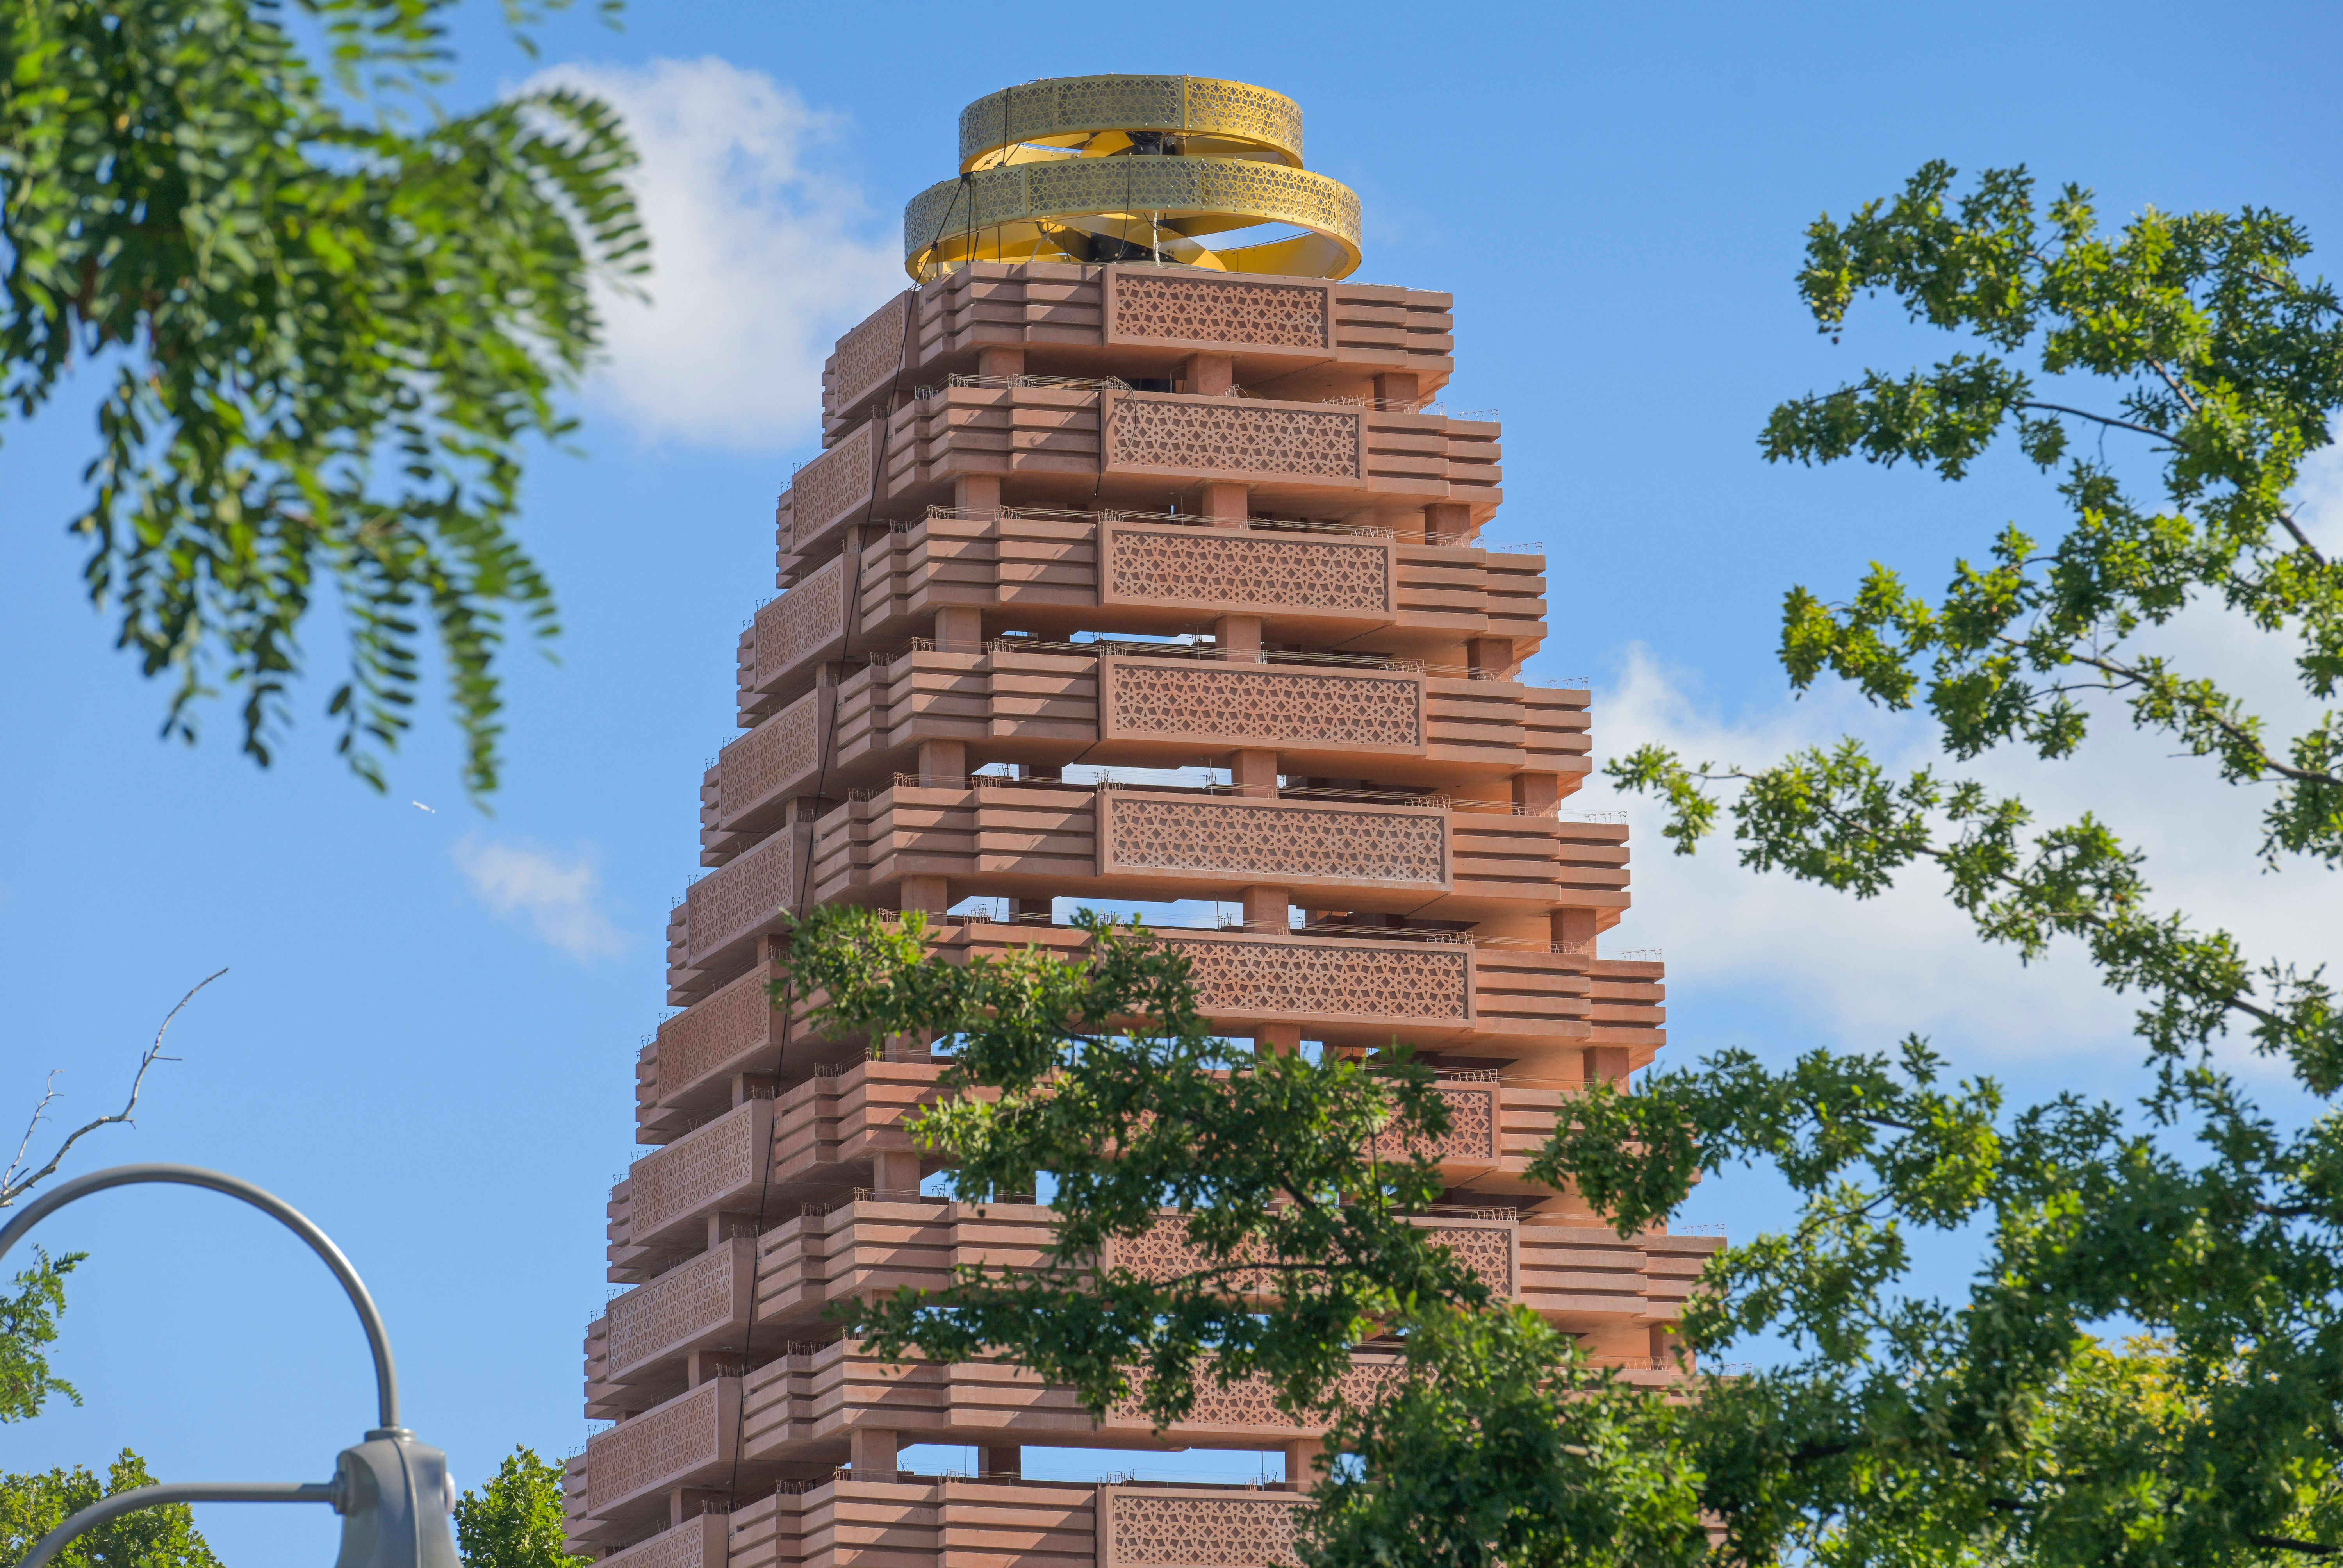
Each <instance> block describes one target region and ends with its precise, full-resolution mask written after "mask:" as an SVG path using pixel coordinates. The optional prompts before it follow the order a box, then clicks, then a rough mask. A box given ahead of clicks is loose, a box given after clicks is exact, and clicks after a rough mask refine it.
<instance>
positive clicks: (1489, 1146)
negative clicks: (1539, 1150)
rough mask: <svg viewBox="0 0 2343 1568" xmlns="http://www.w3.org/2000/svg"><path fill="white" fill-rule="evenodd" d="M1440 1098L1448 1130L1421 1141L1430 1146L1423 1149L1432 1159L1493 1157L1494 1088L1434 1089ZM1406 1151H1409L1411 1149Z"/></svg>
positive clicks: (1494, 1153)
mask: <svg viewBox="0 0 2343 1568" xmlns="http://www.w3.org/2000/svg"><path fill="white" fill-rule="evenodd" d="M1435 1092H1437V1093H1438V1094H1439V1096H1440V1102H1441V1103H1442V1104H1443V1105H1445V1106H1446V1107H1447V1108H1448V1131H1447V1132H1446V1133H1445V1134H1443V1136H1441V1137H1440V1138H1439V1139H1437V1140H1432V1139H1426V1140H1424V1141H1425V1142H1426V1143H1428V1144H1430V1145H1431V1146H1430V1147H1429V1148H1428V1149H1426V1150H1425V1151H1424V1152H1425V1153H1427V1154H1429V1155H1430V1156H1431V1157H1432V1158H1433V1159H1435V1160H1442V1159H1446V1160H1494V1159H1495V1158H1496V1157H1497V1089H1496V1086H1495V1085H1494V1084H1491V1085H1490V1086H1489V1087H1488V1088H1486V1089H1447V1088H1443V1089H1441V1090H1438V1091H1435ZM1409 1152H1410V1153H1411V1154H1413V1152H1414V1151H1413V1150H1410V1151H1409Z"/></svg>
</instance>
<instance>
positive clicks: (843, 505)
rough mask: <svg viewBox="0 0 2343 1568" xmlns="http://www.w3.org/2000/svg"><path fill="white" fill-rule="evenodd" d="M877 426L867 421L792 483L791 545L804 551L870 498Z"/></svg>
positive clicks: (871, 420) (799, 474)
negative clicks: (872, 459) (808, 545)
mask: <svg viewBox="0 0 2343 1568" xmlns="http://www.w3.org/2000/svg"><path fill="white" fill-rule="evenodd" d="M877 425H878V421H877V420H875V419H865V420H864V421H862V423H861V424H860V425H857V426H856V427H854V433H853V434H852V435H850V436H849V437H846V439H844V440H843V441H840V443H839V444H838V445H837V446H835V447H831V448H830V450H829V451H827V452H824V453H823V454H822V455H821V456H820V457H816V458H815V459H814V460H813V461H812V462H810V463H808V464H807V465H806V466H805V467H802V468H799V470H798V471H797V475H796V477H794V478H792V479H790V481H789V496H790V498H791V499H790V502H789V508H790V510H789V542H790V543H791V545H793V546H794V547H796V548H800V549H802V548H804V547H805V546H806V545H807V544H809V543H810V542H811V541H812V540H813V539H814V538H815V537H816V536H818V535H819V534H820V533H821V531H822V530H823V529H824V528H829V527H830V525H831V524H832V523H835V522H838V521H840V519H841V518H845V517H846V516H847V515H848V514H849V513H850V512H852V511H853V510H854V509H855V508H857V507H860V505H862V503H863V502H864V501H865V500H867V499H869V498H870V455H871V454H870V444H871V441H872V438H873V432H874V430H875V428H876V427H877Z"/></svg>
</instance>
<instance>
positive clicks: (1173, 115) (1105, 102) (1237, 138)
mask: <svg viewBox="0 0 2343 1568" xmlns="http://www.w3.org/2000/svg"><path fill="white" fill-rule="evenodd" d="M1133 131H1141V132H1148V133H1165V134H1169V135H1171V136H1177V137H1180V138H1182V139H1185V140H1191V141H1202V142H1206V143H1211V144H1214V145H1212V146H1200V147H1197V148H1196V149H1194V150H1197V151H1202V152H1212V153H1223V152H1225V153H1231V154H1234V155H1236V156H1252V157H1263V156H1265V157H1268V158H1270V159H1271V160H1272V161H1274V162H1277V163H1281V164H1285V165H1289V166H1292V167H1294V168H1300V167H1301V166H1302V106H1301V105H1299V104H1297V103H1295V102H1294V101H1293V100H1292V99H1291V98H1289V97H1287V96H1286V95H1284V94H1282V93H1272V92H1271V91H1270V90H1269V89H1268V88H1266V87H1256V86H1253V85H1250V84H1248V83H1244V82H1224V81H1222V80H1220V79H1218V78H1217V77H1212V76H1059V77H1056V78H1053V79H1051V80H1049V81H1042V82H1028V83H1026V84H1025V85H1023V86H1021V87H1008V88H1004V89H1003V90H1001V92H998V93H993V94H990V95H987V96H985V97H981V98H979V99H978V100H977V101H976V102H974V103H973V104H970V106H968V107H967V108H965V109H962V110H961V111H960V167H961V168H962V169H963V170H966V169H973V168H975V167H977V166H979V165H980V164H983V163H985V162H986V161H987V160H993V161H1019V159H1018V155H1017V154H1015V153H1013V152H1011V154H1010V156H1009V158H1008V159H1006V160H1001V159H995V155H997V154H1001V153H1003V152H1004V151H1005V150H1008V149H1018V148H1026V147H1033V148H1042V147H1080V146H1082V144H1085V143H1088V142H1090V141H1091V140H1092V139H1093V138H1098V137H1101V136H1107V137H1110V138H1111V137H1112V136H1113V135H1114V134H1115V133H1121V134H1122V135H1123V136H1129V134H1130V133H1131V132H1133ZM1122 145H1127V143H1125V144H1122ZM1084 150H1090V149H1087V148H1084ZM1100 150H1119V149H1100ZM1043 156H1047V155H1046V154H1045V155H1043Z"/></svg>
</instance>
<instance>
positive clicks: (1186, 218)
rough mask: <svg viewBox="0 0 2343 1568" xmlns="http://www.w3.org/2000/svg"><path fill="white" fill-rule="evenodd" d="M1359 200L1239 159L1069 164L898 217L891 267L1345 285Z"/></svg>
mask: <svg viewBox="0 0 2343 1568" xmlns="http://www.w3.org/2000/svg"><path fill="white" fill-rule="evenodd" d="M1271 223H1274V224H1291V225H1292V226H1295V227H1297V228H1302V229H1306V230H1308V231H1309V232H1308V233H1306V234H1302V235H1297V236H1293V237H1292V238H1289V239H1282V240H1273V241H1270V242H1267V243H1264V244H1261V245H1252V246H1242V247H1239V248H1233V249H1228V250H1207V249H1205V248H1204V247H1203V246H1200V245H1198V244H1197V243H1196V242H1195V239H1194V237H1193V236H1196V235H1200V234H1214V233H1224V232H1226V231H1228V230H1231V229H1237V228H1245V227H1249V226H1252V225H1255V224H1271ZM1359 229H1360V223H1359V197H1358V194H1357V193H1356V192H1355V191H1353V190H1352V189H1351V188H1350V186H1346V185H1343V184H1342V183H1341V182H1340V181H1339V180H1331V179H1328V178H1327V177H1326V176H1324V175H1320V174H1312V173H1311V172H1310V171H1309V170H1307V169H1297V168H1287V167H1284V166H1281V165H1277V164H1266V163H1259V162H1256V161H1254V160H1252V159H1250V158H1222V157H1149V156H1129V155H1124V156H1115V157H1085V158H1069V159H1063V160H1056V161H1051V162H1044V163H1027V164H1009V165H1005V166H998V167H994V168H989V169H979V170H977V171H975V172H974V173H971V174H964V175H962V176H960V178H958V179H956V180H946V181H944V182H943V183H941V184H940V185H934V186H929V187H928V188H927V189H926V190H924V191H921V192H920V194H919V195H918V196H915V197H913V198H912V199H911V202H910V206H906V207H905V208H904V209H903V268H904V270H905V271H907V272H909V273H910V275H911V276H913V277H914V278H920V279H926V278H929V277H933V276H937V275H938V274H939V273H940V272H944V271H949V270H950V268H952V267H953V266H958V265H960V264H962V263H965V262H968V261H971V260H976V261H1010V262H1021V261H1097V260H1101V259H1108V260H1141V261H1144V260H1149V259H1156V260H1161V261H1166V262H1179V263H1184V264H1186V265H1189V266H1199V267H1203V268H1207V269H1209V270H1212V271H1217V272H1255V273H1274V274H1279V275H1282V276H1287V277H1347V276H1350V275H1351V274H1352V273H1353V272H1354V271H1355V270H1357V268H1358V266H1359V261H1360V251H1359Z"/></svg>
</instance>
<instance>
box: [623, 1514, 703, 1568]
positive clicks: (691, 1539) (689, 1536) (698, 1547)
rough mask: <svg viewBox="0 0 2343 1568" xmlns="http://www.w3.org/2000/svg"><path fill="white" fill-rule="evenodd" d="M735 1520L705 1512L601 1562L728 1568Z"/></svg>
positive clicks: (630, 1567) (629, 1566)
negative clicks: (726, 1563) (727, 1559)
mask: <svg viewBox="0 0 2343 1568" xmlns="http://www.w3.org/2000/svg"><path fill="white" fill-rule="evenodd" d="M731 1534H732V1521H731V1519H730V1517H729V1515H726V1514H722V1513H703V1514H699V1515H698V1516H697V1517H694V1518H690V1519H687V1520H685V1521H684V1522H683V1523H680V1524H679V1525H677V1526H676V1527H675V1528H674V1529H672V1530H668V1531H663V1532H661V1533H659V1534H657V1535H654V1536H652V1537H651V1538H650V1539H649V1541H645V1542H641V1543H638V1544H636V1545H633V1546H629V1547H628V1548H627V1549H626V1550H625V1551H624V1552H620V1553H617V1554H616V1555H614V1556H609V1557H605V1558H603V1559H602V1568H725V1562H726V1558H727V1555H728V1549H729V1547H730V1545H731Z"/></svg>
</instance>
